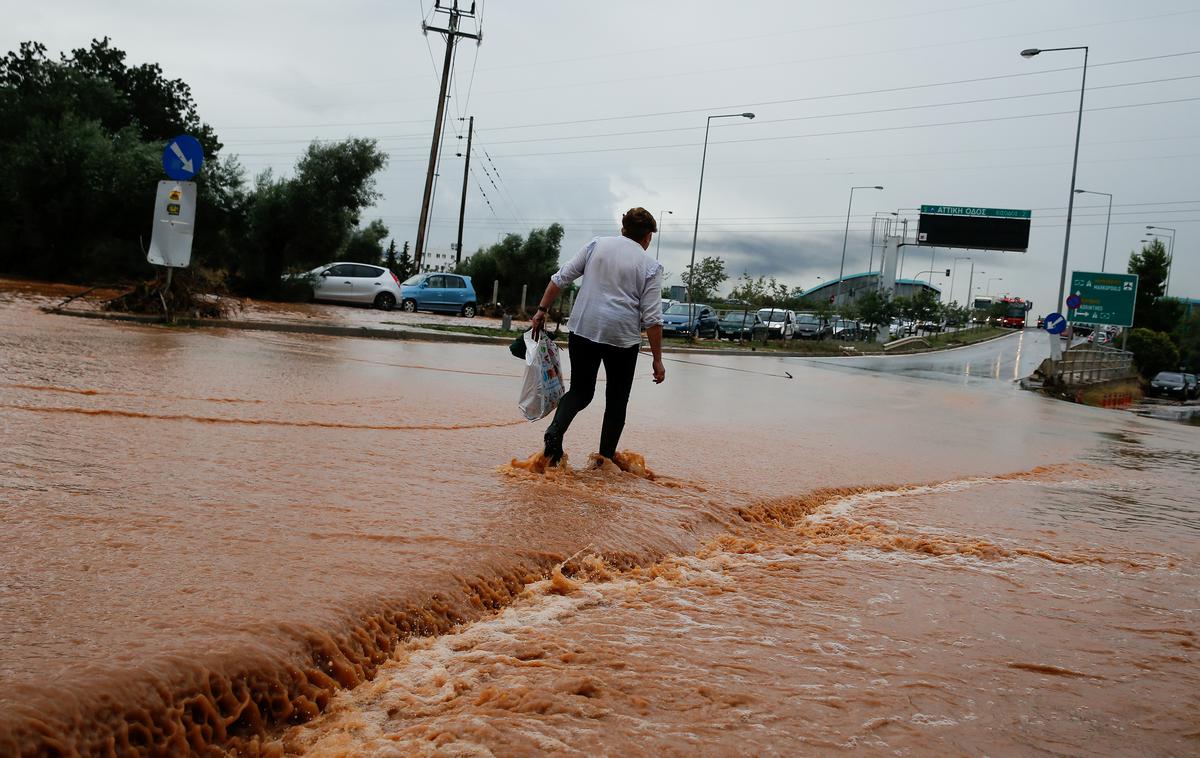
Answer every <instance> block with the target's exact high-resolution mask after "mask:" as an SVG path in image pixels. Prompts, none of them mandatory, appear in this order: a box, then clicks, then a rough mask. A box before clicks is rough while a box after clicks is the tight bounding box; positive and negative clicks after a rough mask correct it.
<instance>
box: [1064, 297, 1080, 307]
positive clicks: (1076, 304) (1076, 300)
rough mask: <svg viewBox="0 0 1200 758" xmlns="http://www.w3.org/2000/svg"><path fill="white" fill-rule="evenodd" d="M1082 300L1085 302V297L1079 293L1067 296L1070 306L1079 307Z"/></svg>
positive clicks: (1068, 305)
mask: <svg viewBox="0 0 1200 758" xmlns="http://www.w3.org/2000/svg"><path fill="white" fill-rule="evenodd" d="M1082 302H1083V298H1081V297H1080V296H1079V295H1077V294H1076V295H1068V296H1067V307H1068V308H1078V307H1079V304H1080V303H1082Z"/></svg>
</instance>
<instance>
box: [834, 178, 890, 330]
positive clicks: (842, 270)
mask: <svg viewBox="0 0 1200 758" xmlns="http://www.w3.org/2000/svg"><path fill="white" fill-rule="evenodd" d="M857 189H875V190H881V189H883V187H881V186H880V185H878V184H867V185H863V186H861V187H851V188H850V203H849V204H848V205H847V206H846V231H845V232H843V233H842V265H841V266H839V267H838V283H837V292H836V293H834V296H833V305H834V307H837V306H838V301H839V300H841V299H842V277H844V276H845V275H846V240H847V239H849V238H850V209H851V208H853V207H854V190H857Z"/></svg>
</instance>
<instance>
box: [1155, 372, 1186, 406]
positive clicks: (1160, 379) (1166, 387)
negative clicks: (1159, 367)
mask: <svg viewBox="0 0 1200 758" xmlns="http://www.w3.org/2000/svg"><path fill="white" fill-rule="evenodd" d="M1183 377H1184V375H1183V374H1181V373H1180V372H1178V371H1159V372H1158V373H1157V374H1155V375H1154V378H1153V379H1151V380H1150V391H1149V395H1150V397H1177V398H1179V399H1180V400H1187V399H1188V395H1189V392H1190V388H1189V387H1188V382H1187V380H1186V379H1184V378H1183Z"/></svg>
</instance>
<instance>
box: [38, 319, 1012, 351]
mask: <svg viewBox="0 0 1200 758" xmlns="http://www.w3.org/2000/svg"><path fill="white" fill-rule="evenodd" d="M42 311H44V312H45V313H52V314H55V315H58V316H73V317H75V318H90V319H96V320H98V321H118V322H125V323H133V324H142V325H146V326H186V327H191V328H207V329H240V330H244V331H259V332H282V333H287V334H319V335H323V336H327V337H364V338H367V339H391V340H405V341H410V342H458V343H463V344H474V345H507V344H508V343H510V342H512V339H511V338H509V337H489V336H486V335H482V334H464V333H462V332H452V331H444V330H441V329H437V330H433V329H429V330H426V329H422V328H421V327H420V326H415V327H413V328H406V327H401V328H398V329H382V328H377V327H370V326H335V325H333V324H290V323H286V322H279V321H232V320H229V319H208V318H188V317H183V318H177V319H175V321H173V322H171V323H170V324H168V323H166V322H165V321H164V320H163V317H162V316H151V315H145V314H137V313H106V312H101V311H77V310H71V309H67V308H54V307H47V308H42ZM1015 333H1016V332H1013V334H1015ZM513 334H514V336H515V335H517V334H520V330H517V331H514V332H513ZM1009 336H1011V334H998V335H996V336H995V337H990V338H988V339H986V340H979V341H978V342H972V343H970V344H969V345H957V346H955V347H945V348H926V349H924V350H909V351H906V352H903V353H884V352H879V353H857V354H856V353H809V352H793V351H786V352H785V351H780V350H774V351H758V350H742V349H738V350H721V349H708V348H691V347H673V346H670V345H668V344H664V345H663V353H664V354H665V353H678V354H683V355H716V356H725V355H729V356H753V357H772V358H835V359H836V358H886V357H903V356H906V355H920V354H922V353H945V352H950V351H952V350H961V349H962V348H967V347H974V346H976V345H983V344H985V343H988V342H992V341H995V340H998V339H1004V338H1005V337H1009ZM642 347H643V348H645V347H646V344H645V343H643V344H642Z"/></svg>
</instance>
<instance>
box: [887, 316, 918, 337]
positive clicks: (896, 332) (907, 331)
mask: <svg viewBox="0 0 1200 758" xmlns="http://www.w3.org/2000/svg"><path fill="white" fill-rule="evenodd" d="M916 331H917V328H916V324H914V323H913V322H911V321H905V320H904V319H898V318H897V319H892V323H891V324H890V325H889V326H888V335H889V336H891V337H895V338H897V339H899V338H900V337H910V336H912V335H913V334H915V333H916Z"/></svg>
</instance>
